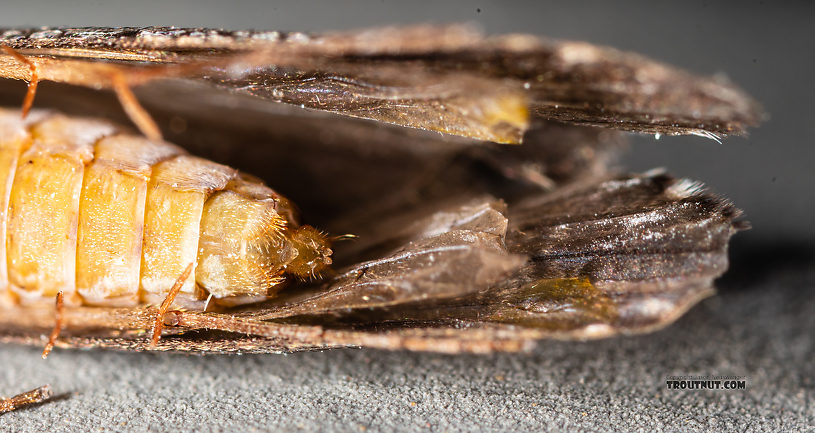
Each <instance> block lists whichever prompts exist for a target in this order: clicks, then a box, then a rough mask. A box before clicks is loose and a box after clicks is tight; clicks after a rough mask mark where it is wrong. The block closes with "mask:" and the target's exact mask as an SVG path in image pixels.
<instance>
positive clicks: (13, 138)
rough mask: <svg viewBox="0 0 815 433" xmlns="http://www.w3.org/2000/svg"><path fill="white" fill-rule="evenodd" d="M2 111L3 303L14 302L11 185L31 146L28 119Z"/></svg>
mask: <svg viewBox="0 0 815 433" xmlns="http://www.w3.org/2000/svg"><path fill="white" fill-rule="evenodd" d="M13 114H14V113H12V112H7V111H5V110H3V111H2V112H0V240H2V242H0V304H5V303H11V302H12V301H13V299H12V298H9V296H10V293H11V292H10V291H9V290H8V266H7V264H6V242H5V239H6V234H7V230H6V221H7V219H8V203H9V196H10V195H11V185H12V184H13V182H14V174H15V173H16V171H17V160H18V159H19V158H20V154H22V152H23V151H24V150H25V149H27V148H28V147H29V146H30V145H31V136H30V135H29V134H28V130H27V129H26V126H27V125H26V122H25V121H23V120H22V119H21V118H20V116H19V115H17V116H14V115H13Z"/></svg>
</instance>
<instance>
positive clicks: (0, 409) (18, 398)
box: [0, 385, 53, 414]
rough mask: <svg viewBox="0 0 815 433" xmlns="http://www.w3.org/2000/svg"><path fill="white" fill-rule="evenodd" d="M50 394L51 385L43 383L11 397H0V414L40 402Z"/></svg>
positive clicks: (49, 396)
mask: <svg viewBox="0 0 815 433" xmlns="http://www.w3.org/2000/svg"><path fill="white" fill-rule="evenodd" d="M52 395H53V393H52V392H51V386H50V385H44V386H41V387H39V388H36V389H32V390H31V391H28V392H24V393H22V394H17V395H15V396H14V397H11V398H0V414H2V413H6V412H11V411H13V410H17V409H19V408H21V407H23V406H28V405H31V404H37V403H42V402H44V401H45V400H48V399H49V398H51V396H52Z"/></svg>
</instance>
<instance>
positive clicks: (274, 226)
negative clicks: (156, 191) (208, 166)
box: [195, 178, 295, 299]
mask: <svg viewBox="0 0 815 433" xmlns="http://www.w3.org/2000/svg"><path fill="white" fill-rule="evenodd" d="M253 185H254V186H255V188H254V191H251V190H249V187H251V186H253ZM271 193H272V191H271V190H269V189H268V188H264V187H262V186H260V185H257V184H252V183H250V182H247V181H245V180H243V179H240V178H238V179H235V180H233V181H232V182H230V184H229V185H228V186H227V188H226V190H225V191H219V192H216V193H214V194H212V196H211V197H210V198H209V199H208V200H207V202H206V204H205V206H204V210H205V212H204V215H203V218H202V220H201V237H200V243H199V248H198V268H197V270H196V274H195V277H196V281H197V282H198V284H200V285H201V286H202V287H203V288H204V289H205V290H206V291H207V292H208V293H210V294H212V295H213V296H214V297H216V298H225V297H228V296H242V297H245V298H246V299H251V298H253V297H266V296H269V295H272V294H274V293H272V292H271V289H272V288H275V287H280V283H282V282H283V281H284V279H285V278H283V276H282V273H283V269H282V268H283V266H284V265H285V264H287V263H289V262H291V260H292V258H293V257H294V255H295V251H294V250H293V249H292V248H291V246H290V243H289V242H287V241H286V239H285V237H284V235H283V230H284V229H285V228H286V226H287V221H286V220H285V219H284V218H283V217H282V216H281V215H280V214H279V213H278V212H277V210H276V209H275V208H276V207H277V202H276V201H275V200H274V198H273V197H272V195H271Z"/></svg>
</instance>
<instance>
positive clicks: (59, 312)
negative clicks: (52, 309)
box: [42, 290, 65, 359]
mask: <svg viewBox="0 0 815 433" xmlns="http://www.w3.org/2000/svg"><path fill="white" fill-rule="evenodd" d="M64 309H65V305H64V302H63V294H62V290H60V291H59V292H57V309H56V320H55V322H54V330H53V331H51V336H50V337H48V344H46V345H45V348H44V349H42V359H45V358H48V354H49V353H51V350H52V349H53V348H54V343H56V341H57V337H59V332H60V331H62V313H63V311H64Z"/></svg>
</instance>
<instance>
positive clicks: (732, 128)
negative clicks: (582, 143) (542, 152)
mask: <svg viewBox="0 0 815 433" xmlns="http://www.w3.org/2000/svg"><path fill="white" fill-rule="evenodd" d="M0 44H3V45H6V46H9V47H11V48H13V49H15V50H18V51H19V52H20V53H22V54H24V55H27V56H30V60H31V61H32V62H34V63H35V64H36V65H37V67H38V68H39V76H40V79H43V80H53V81H59V82H66V83H71V84H77V85H83V86H89V87H93V88H100V87H110V86H111V85H112V83H113V81H112V80H113V79H112V78H111V77H112V76H113V75H114V74H116V73H121V74H122V75H123V76H125V77H126V78H127V80H128V81H129V82H130V83H131V84H132V85H138V84H142V83H144V82H146V81H150V80H155V79H159V78H169V77H176V78H183V79H186V80H192V81H196V82H200V83H205V84H207V85H212V86H216V87H219V88H225V89H228V90H230V91H232V92H235V93H239V94H246V95H251V96H254V97H258V98H261V99H264V100H270V101H275V102H285V103H289V104H295V105H301V106H304V107H308V108H312V109H316V110H323V111H329V112H334V113H340V114H344V115H348V116H353V117H359V118H364V119H372V120H378V121H382V122H388V123H392V124H397V125H402V126H409V127H414V128H420V129H427V130H432V131H439V132H444V133H448V134H454V135H459V136H464V137H472V138H477V139H483V140H489V141H494V142H504V143H518V142H520V141H521V139H522V137H523V134H524V132H525V131H526V130H527V129H528V128H529V125H530V116H531V117H532V118H541V119H550V120H560V121H568V122H574V123H579V124H585V125H595V126H604V127H611V128H616V129H622V130H628V131H640V132H650V133H665V134H700V135H707V136H710V137H715V134H741V133H744V132H745V129H746V127H748V126H752V125H755V124H756V123H757V122H758V121H759V120H760V118H761V116H762V114H761V111H760V109H759V108H758V106H757V105H756V104H755V102H753V101H752V100H751V99H750V98H749V97H747V96H746V95H744V94H743V93H742V92H741V91H740V90H739V89H737V88H736V87H735V86H733V85H731V84H729V83H727V82H725V81H723V80H721V79H712V78H699V77H695V76H692V75H690V74H687V73H685V72H683V71H679V70H676V69H674V68H671V67H668V66H665V65H662V64H660V63H657V62H653V61H651V60H648V59H646V58H643V57H641V56H638V55H634V54H629V53H623V52H620V51H617V50H614V49H610V48H601V47H596V46H592V45H589V44H585V43H576V42H553V41H547V40H542V39H539V38H536V37H532V36H528V35H508V36H498V37H485V36H483V35H481V34H480V33H478V32H476V31H474V30H473V29H472V28H470V27H467V26H448V27H432V26H418V27H408V28H383V29H374V30H365V31H358V32H350V33H335V34H325V35H305V34H302V33H281V32H249V31H237V32H226V31H221V30H210V29H175V28H118V29H104V28H102V29H100V28H77V29H71V28H64V29H36V30H6V31H3V33H0ZM0 76H4V77H8V78H16V79H28V78H29V77H30V70H29V68H28V66H27V65H24V64H22V63H20V62H19V61H18V60H16V59H15V58H14V57H13V56H11V55H8V54H0ZM711 134H713V135H711Z"/></svg>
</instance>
